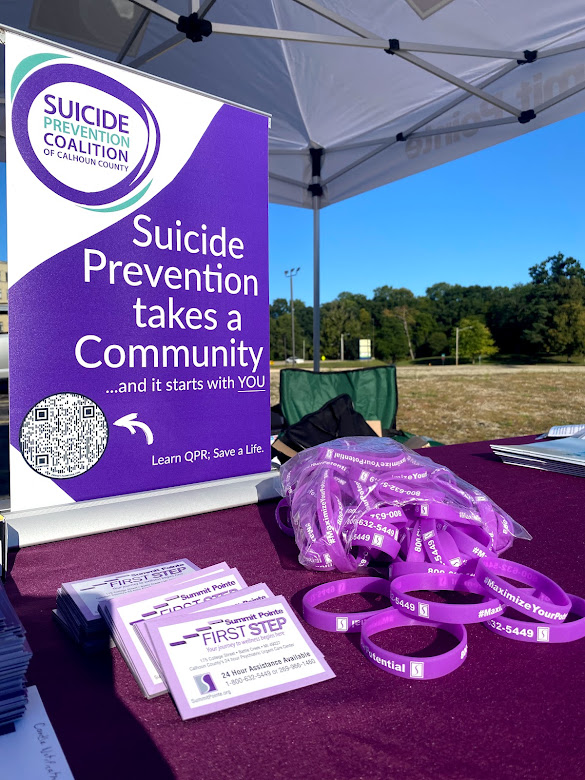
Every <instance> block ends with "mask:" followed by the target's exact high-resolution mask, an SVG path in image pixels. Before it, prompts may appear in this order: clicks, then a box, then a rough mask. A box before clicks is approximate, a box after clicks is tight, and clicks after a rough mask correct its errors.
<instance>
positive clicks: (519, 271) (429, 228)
mask: <svg viewBox="0 0 585 780" xmlns="http://www.w3.org/2000/svg"><path fill="white" fill-rule="evenodd" d="M584 179H585V114H581V115H579V116H576V117H572V118H571V119H566V120H564V121H562V122H558V123H556V124H554V125H551V126H549V127H546V128H543V129H542V130H536V131H534V132H532V133H528V134H527V135H525V136H523V137H522V138H518V139H515V140H513V141H508V142H506V143H503V144H500V145H498V146H494V147H492V148H491V149H486V150H484V151H482V152H477V153H476V154H473V155H470V156H469V157H464V158H462V159H460V160H455V161H453V162H450V163H447V164H446V165H442V166H440V167H438V168H433V169H432V170H430V171H425V172H423V173H419V174H417V175H415V176H411V177H409V178H407V179H402V180H401V181H398V182H394V183H393V184H389V185H387V186H386V187H380V188H378V189H377V190H373V191H371V192H368V193H365V194H363V195H358V196H357V197H355V198H351V199H349V200H347V201H344V202H343V203H339V204H336V205H335V206H329V207H328V208H326V209H323V211H322V212H321V236H322V241H321V301H323V302H324V301H330V300H333V298H335V297H336V296H337V295H338V294H339V293H340V292H343V291H344V290H349V291H351V292H356V293H363V294H364V295H367V296H368V297H371V295H372V292H373V290H374V288H375V287H379V286H381V285H384V284H387V285H390V286H392V287H408V288H409V289H411V290H412V291H413V292H414V293H415V294H416V295H423V294H424V292H425V289H426V288H427V287H429V286H430V285H432V284H435V283H436V282H449V283H450V284H463V285H470V284H482V285H493V286H495V285H506V286H511V285H513V284H516V283H517V282H526V281H528V278H529V277H528V268H529V266H531V265H533V264H534V263H537V262H540V261H541V260H545V259H546V258H547V257H548V256H549V255H552V254H556V253H557V252H559V251H560V252H563V253H564V254H565V255H572V256H573V257H576V258H577V259H578V260H580V261H581V262H582V263H583V264H584V265H585V219H584V212H585V196H584V191H585V187H584V183H583V182H584ZM5 191H6V184H5V166H4V165H0V217H1V219H2V223H1V225H0V259H1V260H5V259H6V230H5V219H6V217H5V211H6V209H5V203H6V201H5V197H6V196H5ZM312 223H313V216H312V212H310V211H309V210H306V209H296V208H291V207H289V206H275V205H271V206H270V300H271V301H272V300H274V298H279V297H285V298H288V297H289V294H290V283H289V281H288V279H286V278H285V276H284V271H285V269H289V268H292V267H295V268H296V267H297V266H300V267H301V270H300V272H299V274H298V275H297V276H296V277H295V282H294V295H295V298H300V299H301V300H303V301H305V303H307V304H309V305H310V304H312V301H313V265H312V264H313V260H312V252H313V237H312V236H313V234H312ZM421 224H422V225H423V226H424V227H423V228H422V229H421Z"/></svg>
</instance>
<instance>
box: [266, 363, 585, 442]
mask: <svg viewBox="0 0 585 780" xmlns="http://www.w3.org/2000/svg"><path fill="white" fill-rule="evenodd" d="M397 371H398V374H397V376H398V400H399V403H398V417H397V424H398V427H400V428H403V429H404V430H406V431H410V432H411V433H417V434H420V435H423V436H430V437H431V438H433V439H437V440H438V441H441V442H444V443H445V444H456V443H458V442H464V441H479V440H482V439H497V438H504V437H506V436H521V435H524V434H530V433H542V432H543V431H545V430H548V428H550V426H551V425H560V424H563V423H581V422H583V423H585V367H580V366H559V365H555V366H514V367H512V366H510V367H505V366H495V365H488V366H459V367H455V366H445V367H441V366H438V367H418V366H416V367H412V366H399V367H398V369H397ZM279 374H280V372H279V371H278V370H272V371H271V399H272V401H271V402H272V403H273V404H274V403H277V402H278V382H279Z"/></svg>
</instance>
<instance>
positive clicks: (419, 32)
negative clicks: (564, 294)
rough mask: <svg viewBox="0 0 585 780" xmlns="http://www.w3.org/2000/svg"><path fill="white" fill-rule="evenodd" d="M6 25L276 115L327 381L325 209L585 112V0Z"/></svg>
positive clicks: (402, 2)
mask: <svg viewBox="0 0 585 780" xmlns="http://www.w3.org/2000/svg"><path fill="white" fill-rule="evenodd" d="M180 16H181V17H182V18H181V20H179V17H180ZM0 23H4V24H6V25H10V26H12V27H16V28H19V29H23V30H26V31H28V32H31V33H38V34H40V35H43V36H45V37H48V38H51V39H53V40H56V41H59V42H61V43H70V42H71V40H73V41H75V45H76V46H77V47H79V48H81V49H83V50H86V51H88V52H90V53H93V54H98V55H100V56H102V57H106V58H108V59H114V60H116V61H118V62H121V63H123V64H124V65H128V66H130V67H133V68H140V69H142V70H144V71H145V72H149V73H152V74H155V75H157V76H160V77H162V78H165V79H169V80H171V81H175V82H179V83H182V84H185V85H187V86H189V87H193V88H195V89H198V90H201V91H204V92H209V93H212V94H215V95H218V96H220V97H222V98H224V99H226V100H230V101H233V102H237V103H241V104H244V105H248V106H251V107H253V108H257V109H261V110H263V111H266V112H269V113H270V114H272V128H271V132H270V195H271V200H272V201H273V202H274V203H282V204H287V205H293V206H300V207H305V208H312V209H313V211H314V225H315V262H314V268H315V280H314V290H315V292H314V316H315V322H314V356H315V368H316V369H317V370H318V359H319V210H320V208H322V207H324V206H327V205H329V204H332V203H336V202H338V201H341V200H344V199H345V198H348V197H351V196H353V195H357V194H358V193H361V192H365V191H367V190H370V189H372V188H374V187H378V186H380V185H382V184H387V183H389V182H391V181H394V180H396V179H400V178H402V177H405V176H409V175H411V174H413V173H417V172H419V171H421V170H424V169H426V168H430V167H433V166H435V165H439V164H441V163H444V162H447V161H448V160H452V159H455V158H457V157H461V156H463V155H466V154H470V153H472V152H474V151H477V150H479V149H482V148H485V147H488V146H491V145H493V144H496V143H500V142H501V141H505V140H508V139H509V138H514V137H517V136H519V135H521V134H523V133H526V132H529V131H531V130H534V129H537V128H539V127H543V126H545V125H547V124H550V123H551V122H555V121H558V120H560V119H564V118H566V117H568V116H572V115H574V114H576V113H579V112H581V111H583V110H585V91H584V90H585V4H584V3H583V2H582V0H557V1H556V2H555V3H551V2H549V0H363V1H362V2H359V3H356V2H350V0H322V2H320V3H317V2H314V1H313V0H253V1H252V2H250V0H202V2H198V1H197V0H192V1H191V2H188V0H162V2H160V3H157V2H154V0H4V1H3V2H2V1H1V0H0ZM177 24H179V30H178V29H177ZM186 33H187V34H188V35H190V36H191V38H195V39H197V38H201V40H199V41H197V42H193V43H192V42H191V40H189V39H187V37H186ZM536 170H537V166H536V162H535V182H534V183H531V182H518V191H519V192H520V191H522V190H523V189H524V188H525V187H526V186H527V185H528V186H530V185H531V184H535V183H536V181H537V175H536Z"/></svg>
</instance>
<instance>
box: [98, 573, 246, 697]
mask: <svg viewBox="0 0 585 780" xmlns="http://www.w3.org/2000/svg"><path fill="white" fill-rule="evenodd" d="M245 587H246V583H245V582H244V580H243V578H242V576H241V575H240V573H239V572H238V570H237V569H230V568H229V567H228V565H227V563H225V562H224V563H218V564H217V565H215V566H210V567H209V568H207V569H201V570H200V571H198V572H196V573H195V574H193V573H191V574H185V575H183V576H182V577H177V578H176V579H175V580H173V582H172V583H168V582H163V583H161V584H160V585H154V586H151V587H148V588H144V589H143V590H141V591H138V592H135V593H127V594H126V595H124V596H116V597H115V598H113V599H109V600H107V601H102V602H100V604H99V606H98V609H99V612H100V614H101V615H102V617H103V618H104V620H105V622H106V624H107V626H108V628H109V630H110V632H111V634H112V637H113V639H114V642H115V643H116V646H117V647H118V649H119V651H120V653H121V654H122V656H123V657H124V660H125V661H126V663H127V664H128V666H129V668H130V671H131V672H132V674H133V675H134V677H135V678H136V681H137V682H138V684H139V685H140V687H141V688H142V692H143V693H144V695H145V696H146V697H147V698H149V699H150V698H152V697H153V696H158V695H159V694H161V693H166V691H167V687H166V685H165V684H164V682H163V680H162V679H161V677H160V673H159V671H158V670H157V668H156V666H155V664H154V663H153V661H152V659H151V656H150V655H149V653H148V651H147V650H146V648H145V646H144V644H143V641H142V640H141V639H140V635H139V634H138V632H137V628H138V626H139V625H141V624H144V623H146V622H147V621H150V620H153V619H154V618H156V617H160V616H161V615H169V614H171V615H172V614H175V613H176V612H179V611H183V610H185V609H188V608H189V607H199V608H202V607H205V606H206V604H207V603H208V602H209V601H210V600H216V599H218V598H222V597H225V596H226V595H228V594H232V593H235V592H236V591H239V590H241V589H242V588H245Z"/></svg>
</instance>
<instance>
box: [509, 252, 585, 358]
mask: <svg viewBox="0 0 585 780" xmlns="http://www.w3.org/2000/svg"><path fill="white" fill-rule="evenodd" d="M530 277H531V279H532V282H531V284H530V285H528V290H527V294H526V302H525V307H524V311H523V318H524V324H525V327H524V332H523V337H524V338H525V339H526V341H527V342H529V343H530V344H531V345H532V346H533V348H534V349H535V350H537V351H540V352H546V353H555V352H561V353H563V354H566V355H568V356H569V355H570V354H576V353H577V352H579V351H580V350H581V347H580V346H579V333H578V331H579V327H580V326H579V310H580V307H582V306H584V305H585V270H584V269H583V267H582V266H581V264H580V263H579V261H578V260H575V258H574V257H565V256H564V255H563V254H562V253H561V252H558V253H557V254H556V255H552V256H551V257H548V258H547V259H546V260H545V261H544V262H542V263H538V264H537V265H533V266H532V267H531V268H530ZM572 328H575V329H576V331H575V333H574V334H571V329H572ZM575 339H576V340H575Z"/></svg>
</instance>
